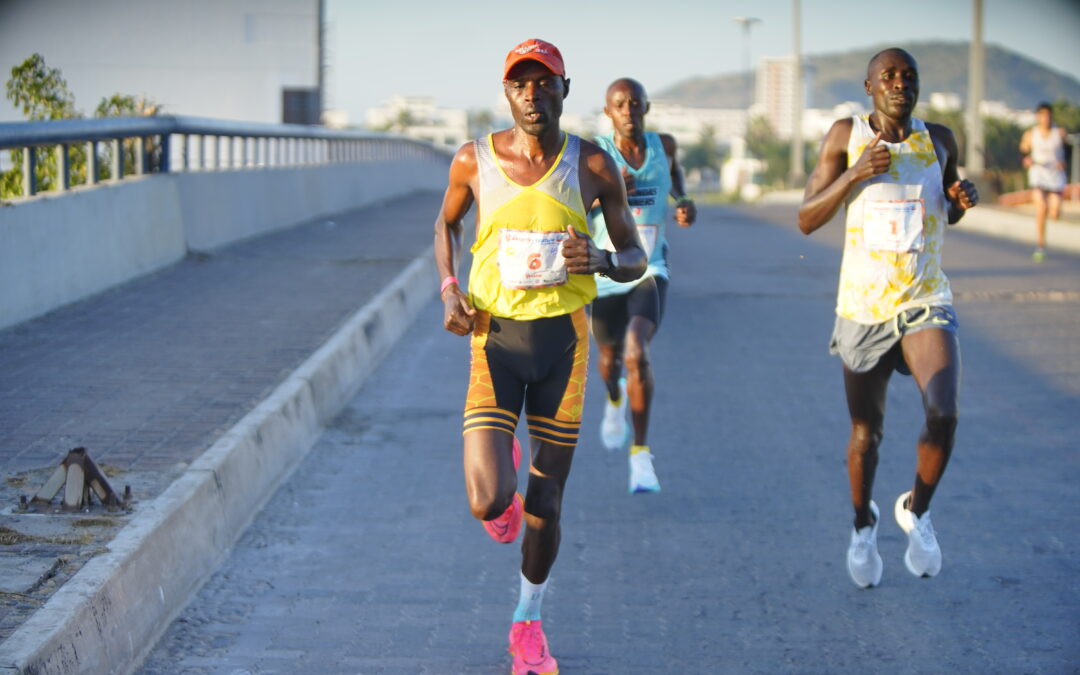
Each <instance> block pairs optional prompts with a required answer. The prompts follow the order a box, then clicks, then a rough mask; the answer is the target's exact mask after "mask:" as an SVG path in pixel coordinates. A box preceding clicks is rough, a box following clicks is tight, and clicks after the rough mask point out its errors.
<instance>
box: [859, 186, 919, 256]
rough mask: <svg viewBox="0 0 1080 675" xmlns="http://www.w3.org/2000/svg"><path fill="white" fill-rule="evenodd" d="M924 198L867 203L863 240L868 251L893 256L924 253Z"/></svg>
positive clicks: (864, 215) (864, 214) (864, 213)
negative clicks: (883, 252) (885, 252)
mask: <svg viewBox="0 0 1080 675" xmlns="http://www.w3.org/2000/svg"><path fill="white" fill-rule="evenodd" d="M925 213H926V207H925V205H924V204H923V200H921V199H897V200H888V201H867V202H865V210H864V212H863V241H864V242H865V243H866V248H868V249H871V250H874V251H887V252H890V253H910V252H912V251H921V250H923V244H924V241H923V218H924V216H925Z"/></svg>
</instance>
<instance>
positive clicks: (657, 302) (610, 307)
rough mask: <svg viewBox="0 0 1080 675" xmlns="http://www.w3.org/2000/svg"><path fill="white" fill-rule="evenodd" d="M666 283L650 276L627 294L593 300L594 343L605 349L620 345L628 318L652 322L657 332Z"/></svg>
mask: <svg viewBox="0 0 1080 675" xmlns="http://www.w3.org/2000/svg"><path fill="white" fill-rule="evenodd" d="M667 287H668V280H667V279H666V278H664V277H659V276H652V277H649V278H648V279H646V280H645V281H642V282H641V283H640V284H638V285H637V286H634V288H633V289H631V290H630V292H629V293H619V294H618V295H608V296H605V297H602V298H596V299H595V300H593V303H592V309H591V310H590V312H591V315H592V334H593V338H595V339H596V344H598V345H602V346H604V347H610V346H611V345H617V344H622V343H623V342H624V341H625V339H626V328H627V327H628V326H629V325H630V317H632V316H640V317H644V318H646V319H648V320H649V321H652V322H653V324H655V325H656V327H657V329H659V328H660V321H661V320H663V318H664V305H665V304H666V301H667Z"/></svg>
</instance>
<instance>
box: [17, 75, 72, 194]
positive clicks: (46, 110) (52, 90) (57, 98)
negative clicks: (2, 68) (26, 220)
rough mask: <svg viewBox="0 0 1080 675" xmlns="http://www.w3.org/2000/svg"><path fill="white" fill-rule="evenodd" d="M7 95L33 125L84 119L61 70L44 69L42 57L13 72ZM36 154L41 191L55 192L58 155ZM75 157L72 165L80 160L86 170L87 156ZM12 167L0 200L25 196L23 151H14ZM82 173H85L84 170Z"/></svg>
mask: <svg viewBox="0 0 1080 675" xmlns="http://www.w3.org/2000/svg"><path fill="white" fill-rule="evenodd" d="M5 93H6V95H7V99H8V100H9V101H11V102H12V103H13V104H14V105H15V107H16V108H18V109H19V110H20V111H21V112H22V114H23V115H24V116H25V117H26V118H27V119H28V120H31V121H40V120H63V119H72V118H78V117H82V115H80V114H79V112H78V111H77V110H76V109H75V97H74V96H73V95H72V93H71V91H70V90H69V89H68V86H67V81H65V80H64V78H63V76H62V75H61V73H60V70H59V69H58V68H49V67H48V66H47V65H45V59H44V57H42V56H41V54H34V55H32V56H30V57H29V58H28V59H26V60H25V61H23V62H22V63H20V64H19V65H17V66H15V67H14V68H12V69H11V79H9V80H8V81H7V86H6V87H5ZM72 150H75V149H74V148H72ZM33 152H34V159H35V160H36V167H37V168H36V171H35V173H36V178H37V185H38V189H39V190H42V191H45V190H53V189H56V187H57V185H58V173H59V172H58V169H57V163H56V154H55V152H54V151H53V150H52V148H35V149H34V150H33ZM73 155H75V156H74V157H71V156H69V159H68V161H69V162H72V160H73V159H76V160H78V159H81V165H82V166H83V167H85V166H86V157H85V152H83V151H81V150H78V151H76V152H75V153H73ZM79 155H82V156H81V157H79ZM11 164H12V167H11V168H10V169H8V170H7V171H5V172H4V173H3V175H2V176H0V198H2V197H11V196H14V195H21V194H23V185H22V183H23V175H22V171H23V169H22V165H23V150H22V149H15V150H12V151H11ZM83 171H84V173H85V168H84V169H83ZM77 174H78V171H73V175H77Z"/></svg>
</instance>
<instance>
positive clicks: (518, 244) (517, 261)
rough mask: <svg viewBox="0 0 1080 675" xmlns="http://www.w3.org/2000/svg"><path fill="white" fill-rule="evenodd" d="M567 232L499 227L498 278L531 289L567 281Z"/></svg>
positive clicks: (505, 285)
mask: <svg viewBox="0 0 1080 675" xmlns="http://www.w3.org/2000/svg"><path fill="white" fill-rule="evenodd" d="M569 236H570V235H569V234H568V233H566V232H534V231H531V230H510V229H502V230H499V254H498V257H497V258H496V260H497V261H498V264H499V278H500V280H501V282H502V285H503V286H504V287H506V288H516V289H529V288H548V287H551V286H561V285H563V284H565V283H566V280H567V275H566V258H563V255H562V243H563V242H564V241H566V239H567V238H569Z"/></svg>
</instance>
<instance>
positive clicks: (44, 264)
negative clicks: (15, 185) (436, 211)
mask: <svg viewBox="0 0 1080 675" xmlns="http://www.w3.org/2000/svg"><path fill="white" fill-rule="evenodd" d="M448 164H449V160H447V161H446V162H442V161H432V160H391V161H381V162H362V163H355V164H335V165H326V166H312V167H296V168H283V169H268V170H267V169H264V170H256V171H227V172H225V171H223V172H205V173H184V174H167V175H162V174H158V175H153V176H146V177H142V178H133V179H125V180H124V181H123V182H120V183H111V184H104V185H101V186H99V187H95V188H87V189H79V190H74V191H72V192H67V193H63V194H57V195H44V196H41V197H37V198H34V199H28V200H24V201H17V202H14V203H11V204H4V205H0V329H2V328H5V327H7V326H11V325H14V324H16V323H20V322H22V321H26V320H28V319H32V318H34V317H37V316H41V315H42V314H45V313H46V312H49V311H52V310H53V309H56V308H58V307H61V306H63V305H66V304H68V303H71V302H75V301H77V300H81V299H83V298H86V297H88V296H90V295H93V294H95V293H99V292H101V291H103V290H106V289H108V288H110V287H112V286H115V285H117V284H120V283H123V282H125V281H129V280H131V279H134V278H136V277H138V276H141V275H143V274H146V273H148V272H152V271H154V270H158V269H161V268H162V267H165V266H167V265H169V264H172V263H174V262H176V261H178V260H180V259H181V258H183V257H184V255H185V254H186V253H187V252H188V251H205V250H210V249H215V248H219V247H221V246H225V245H226V244H230V243H232V242H235V241H238V240H241V239H246V238H248V237H253V236H257V235H260V234H265V233H267V232H272V231H274V230H279V229H282V228H286V227H289V226H291V225H297V224H299V223H302V222H305V221H307V220H311V219H312V218H317V217H320V216H326V215H330V214H333V213H338V212H341V211H346V210H348V209H354V208H359V207H362V206H366V205H368V204H372V203H375V202H378V201H382V200H385V199H390V198H393V197H398V196H403V195H405V194H408V193H410V192H414V191H416V190H421V189H438V188H440V187H442V186H444V185H445V183H446V172H447V168H448Z"/></svg>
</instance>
